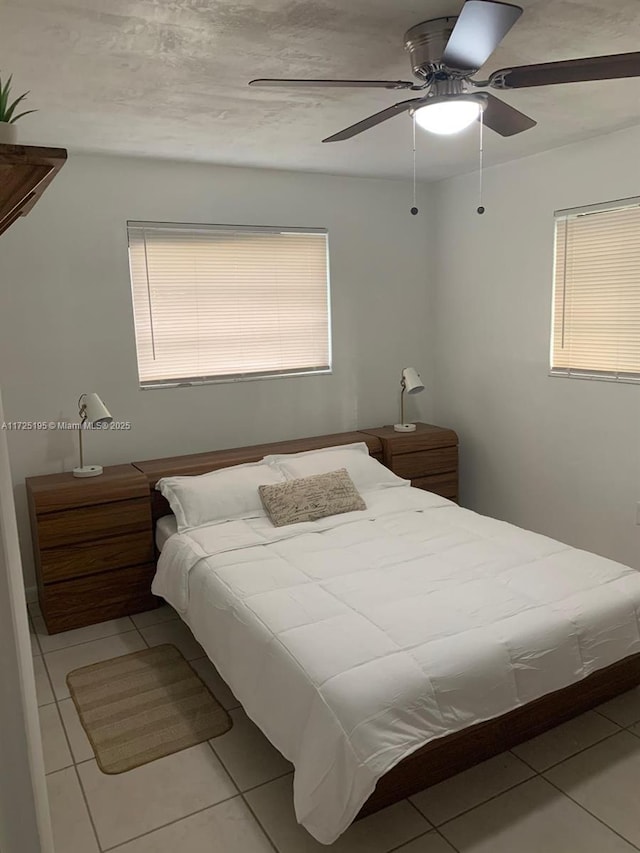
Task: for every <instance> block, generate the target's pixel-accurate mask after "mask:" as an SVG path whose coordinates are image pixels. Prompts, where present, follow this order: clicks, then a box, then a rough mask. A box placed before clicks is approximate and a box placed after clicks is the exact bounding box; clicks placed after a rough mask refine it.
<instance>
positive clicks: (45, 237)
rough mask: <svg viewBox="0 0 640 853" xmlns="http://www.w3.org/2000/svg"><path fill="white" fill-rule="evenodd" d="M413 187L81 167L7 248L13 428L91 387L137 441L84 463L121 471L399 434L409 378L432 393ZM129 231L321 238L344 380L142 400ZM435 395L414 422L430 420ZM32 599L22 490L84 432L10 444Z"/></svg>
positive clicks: (217, 388)
mask: <svg viewBox="0 0 640 853" xmlns="http://www.w3.org/2000/svg"><path fill="white" fill-rule="evenodd" d="M428 202H429V195H428V191H427V190H426V189H425V188H424V187H421V188H420V197H419V205H420V207H421V208H422V210H423V211H424V212H423V213H422V215H421V216H417V217H413V216H411V215H410V213H409V207H410V205H411V187H410V185H409V184H408V183H405V182H400V181H389V180H367V179H361V178H360V179H359V178H344V177H330V176H326V175H318V174H314V175H308V174H301V173H288V172H275V171H273V172H272V171H262V170H251V169H237V168H224V167H213V166H204V165H195V164H184V163H174V162H170V161H152V160H142V159H140V160H137V159H127V158H116V157H113V158H110V157H98V156H71V157H70V160H69V162H68V163H67V165H65V167H64V169H63V170H62V171H61V173H60V174H59V175H58V177H57V178H56V179H55V181H54V182H53V184H52V185H51V187H50V188H49V189H48V190H47V192H46V193H45V195H44V196H43V198H42V200H41V201H40V202H39V203H38V205H37V206H36V207H35V208H34V210H33V211H32V213H30V214H29V216H28V217H26V218H25V219H21V220H19V221H18V222H17V223H16V224H15V225H14V226H13V227H12V228H11V229H10V230H9V231H7V232H6V233H5V234H4V235H3V236H2V237H1V238H0V240H1V242H0V385H2V387H3V390H4V398H5V413H6V418H7V420H11V421H30V420H45V421H48V420H56V421H57V420H66V419H69V420H73V419H75V417H76V411H77V410H76V401H77V398H78V396H79V395H80V394H81V393H82V392H84V391H97V392H98V393H99V394H100V395H101V396H102V398H103V399H104V401H105V402H106V404H107V406H108V407H109V409H110V410H111V412H112V414H113V416H114V418H115V419H116V420H124V421H131V422H132V424H133V429H132V430H131V432H128V433H116V432H107V433H101V434H98V435H89V436H87V439H86V441H85V450H86V460H87V463H92V462H93V463H95V462H99V463H104V464H108V463H116V462H123V461H125V462H128V461H132V460H136V459H145V458H154V457H158V456H168V455H175V454H184V453H190V452H197V451H202V450H211V449H215V448H224V447H233V446H240V445H244V444H254V443H257V442H262V441H272V440H273V441H276V440H279V439H286V438H293V437H298V436H305V435H317V434H321V433H327V432H333V431H342V430H347V429H351V428H354V427H356V426H359V427H367V426H375V425H380V424H384V423H389V422H393V421H394V420H395V419H396V418H397V416H398V391H399V377H400V370H401V369H402V367H405V366H407V365H415V366H416V367H417V368H418V369H421V370H422V371H423V378H425V379H426V381H427V384H428V385H430V384H431V382H430V367H431V363H432V359H431V356H430V352H431V349H430V340H429V337H428V335H427V334H426V323H427V318H428V316H429V301H428V272H427V270H428V264H429V262H430V253H429V247H428V239H427V238H425V235H426V234H429V233H430V228H428V227H427V223H428V219H429V215H430V212H429V203H428ZM127 219H134V220H136V219H138V220H158V221H176V222H211V223H232V224H259V225H291V226H317V227H327V228H328V229H329V241H330V261H331V286H332V313H333V352H334V373H333V374H332V375H330V376H317V377H298V378H292V379H277V380H262V381H252V382H239V383H235V384H227V385H209V386H204V387H197V388H181V389H169V390H167V389H164V390H153V391H139V390H138V382H137V373H136V360H135V344H134V335H133V320H132V311H131V302H130V292H129V276H128V261H127V241H126V227H125V226H126V221H127ZM430 399H431V398H430V395H429V394H428V393H427V394H422V395H420V397H417V398H414V399H412V401H411V403H410V404H409V405H410V409H409V412H410V414H412V415H413V416H414V417H420V418H422V419H423V420H428V418H429V415H430ZM8 438H9V448H10V452H11V458H12V469H13V473H14V478H15V483H16V502H17V505H18V513H19V521H20V530H21V539H22V543H23V558H24V562H25V566H26V581H27V585H30V584H32V583H33V573H32V562H31V554H30V544H29V532H28V527H29V525H28V520H27V513H26V501H25V497H24V485H23V484H24V478H25V477H26V476H28V475H32V474H41V473H49V472H56V471H61V470H68V469H70V468H72V467H73V465H74V464H77V461H76V459H77V456H76V454H77V450H76V443H75V442H76V440H77V436H76V435H75V434H70V433H63V432H57V433H52V432H39V433H32V432H11V433H9V435H8Z"/></svg>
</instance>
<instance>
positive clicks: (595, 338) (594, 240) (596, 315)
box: [552, 205, 640, 378]
mask: <svg viewBox="0 0 640 853" xmlns="http://www.w3.org/2000/svg"><path fill="white" fill-rule="evenodd" d="M553 320H554V321H553V342H552V368H553V369H555V370H558V371H563V370H564V371H566V372H573V371H575V372H576V373H588V374H594V375H604V376H608V377H612V378H618V377H625V376H626V377H628V376H629V374H631V375H634V374H639V375H640V207H639V206H638V205H633V206H626V207H617V208H614V209H608V210H607V209H605V210H602V209H598V210H596V211H595V212H591V213H583V214H576V213H571V214H569V215H564V216H559V217H557V219H556V261H555V287H554V305H553Z"/></svg>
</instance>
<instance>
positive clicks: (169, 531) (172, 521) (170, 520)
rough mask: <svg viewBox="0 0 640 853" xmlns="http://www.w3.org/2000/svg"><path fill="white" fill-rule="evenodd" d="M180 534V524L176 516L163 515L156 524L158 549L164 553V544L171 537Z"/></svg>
mask: <svg viewBox="0 0 640 853" xmlns="http://www.w3.org/2000/svg"><path fill="white" fill-rule="evenodd" d="M177 532H178V522H177V521H176V517H175V515H173V513H172V514H171V515H163V516H162V518H159V519H158V520H157V522H156V547H157V549H158V551H162V549H163V548H164V543H165V542H166V541H167V539H168V538H169V537H170V536H173V534H174V533H177Z"/></svg>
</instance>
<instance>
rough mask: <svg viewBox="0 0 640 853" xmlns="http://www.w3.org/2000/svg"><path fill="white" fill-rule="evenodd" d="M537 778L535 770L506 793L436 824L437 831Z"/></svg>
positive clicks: (483, 801) (492, 797) (494, 795)
mask: <svg viewBox="0 0 640 853" xmlns="http://www.w3.org/2000/svg"><path fill="white" fill-rule="evenodd" d="M527 766H529V765H527ZM529 769H531V770H533V768H532V767H531V768H529ZM463 772H464V771H463ZM536 776H540V774H539V773H537V772H536V771H535V770H533V775H532V776H528V777H527V778H526V779H522V780H521V781H520V782H516V784H515V785H511V787H510V788H505V789H504V791H499V792H498V793H497V794H493V796H491V797H487V799H486V800H482V802H481V803H476V804H475V805H474V806H470V807H469V808H468V809H464V811H461V812H459V813H458V814H456V815H454V816H453V817H448V818H447V819H446V820H443V821H442V823H438V824H434V828H435V829H437V830H441V829H442V827H443V826H446V825H447V824H449V823H451V822H452V821H454V820H458V818H459V817H462V816H463V815H466V814H469V812H472V811H473V810H474V809H478V808H480V807H481V806H484V805H486V804H487V803H490V802H491V801H492V800H497V799H498V797H501V796H502V795H503V794H508V793H510V792H511V791H515V789H516V788H519V787H520V786H521V785H526V784H527V782H531V780H532V779H535V778H536ZM452 778H453V777H452ZM426 790H428V789H426ZM412 805H415V804H414V803H412ZM416 808H418V807H417V806H416ZM418 811H420V809H418ZM420 813H421V814H422V812H420ZM422 816H423V817H426V816H425V815H422ZM427 820H428V818H427ZM440 834H441V835H442V833H440ZM443 837H444V838H445V840H446V841H448V839H447V838H446V836H443ZM450 843H451V842H450V841H449V844H450Z"/></svg>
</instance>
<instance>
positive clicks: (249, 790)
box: [240, 770, 294, 795]
mask: <svg viewBox="0 0 640 853" xmlns="http://www.w3.org/2000/svg"><path fill="white" fill-rule="evenodd" d="M293 773H294V771H293V770H287V772H286V773H280V775H279V776H274V777H273V779H268V780H267V781H266V782H260V783H259V784H258V785H252V786H251V788H245V789H244V791H240V793H241V794H243V795H244V794H251V793H253V791H257V790H258V788H264V786H265V785H270V784H271V783H272V782H279V781H280V780H281V779H284V778H286V777H287V776H292V775H293Z"/></svg>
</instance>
